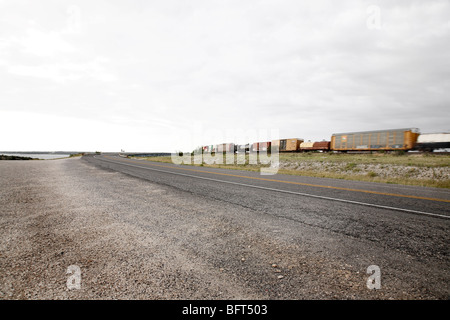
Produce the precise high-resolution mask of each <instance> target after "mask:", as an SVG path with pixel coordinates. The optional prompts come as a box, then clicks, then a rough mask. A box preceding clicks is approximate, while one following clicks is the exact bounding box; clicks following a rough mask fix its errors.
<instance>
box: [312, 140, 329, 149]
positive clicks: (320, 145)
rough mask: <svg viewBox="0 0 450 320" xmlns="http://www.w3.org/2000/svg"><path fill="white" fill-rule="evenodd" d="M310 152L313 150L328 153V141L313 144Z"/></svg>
mask: <svg viewBox="0 0 450 320" xmlns="http://www.w3.org/2000/svg"><path fill="white" fill-rule="evenodd" d="M312 150H315V151H329V150H330V141H318V142H314V144H313V147H312Z"/></svg>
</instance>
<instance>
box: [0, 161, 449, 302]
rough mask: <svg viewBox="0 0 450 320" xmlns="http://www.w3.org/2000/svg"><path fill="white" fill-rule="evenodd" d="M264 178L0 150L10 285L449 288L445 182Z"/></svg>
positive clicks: (219, 293) (427, 293)
mask: <svg viewBox="0 0 450 320" xmlns="http://www.w3.org/2000/svg"><path fill="white" fill-rule="evenodd" d="M162 166H164V167H162ZM185 169H195V170H196V171H192V170H191V171H188V170H185ZM260 178H261V176H259V174H258V173H255V172H244V171H242V172H241V171H236V170H225V169H213V168H201V167H195V168H194V167H186V166H175V165H171V164H162V163H152V162H148V161H137V160H129V159H122V158H120V157H115V156H85V157H82V158H73V159H63V160H52V161H2V162H0V205H1V208H2V210H1V212H0V233H1V243H0V298H1V299H112V298H119V299H130V298H131V299H448V297H449V280H450V279H449V275H448V273H447V272H446V270H448V269H449V266H450V264H449V259H448V254H449V252H448V243H449V238H450V237H449V227H450V219H448V216H450V206H449V204H450V203H449V200H450V192H449V191H448V190H447V189H435V188H421V187H412V186H397V185H384V184H379V183H377V184H375V183H369V182H354V181H345V180H334V179H320V178H312V177H300V176H279V175H278V176H266V177H264V179H265V180H263V179H260ZM358 190H359V191H358ZM71 265H76V266H78V267H79V268H80V270H81V287H80V289H72V290H69V289H68V288H67V285H66V282H67V279H68V277H69V276H70V274H67V273H66V272H67V268H68V267H69V266H71ZM370 265H377V266H379V268H380V270H381V289H379V290H369V289H368V288H367V286H366V282H367V279H368V277H369V275H368V274H367V273H366V270H367V268H368V267H369V266H370Z"/></svg>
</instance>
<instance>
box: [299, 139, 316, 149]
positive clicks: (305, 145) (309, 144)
mask: <svg viewBox="0 0 450 320" xmlns="http://www.w3.org/2000/svg"><path fill="white" fill-rule="evenodd" d="M313 146H314V142H311V141H308V142H302V143H300V151H311V150H312V149H313Z"/></svg>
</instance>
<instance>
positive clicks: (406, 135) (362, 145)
mask: <svg viewBox="0 0 450 320" xmlns="http://www.w3.org/2000/svg"><path fill="white" fill-rule="evenodd" d="M202 149H203V152H205V153H206V152H207V153H211V152H222V153H227V152H234V153H242V152H244V153H247V152H271V151H275V150H277V151H279V152H309V151H319V152H327V151H333V152H352V151H353V152H355V151H356V152H364V151H398V150H402V151H412V150H416V151H422V152H432V151H434V150H437V149H450V133H427V134H420V132H419V129H417V128H403V129H392V130H376V131H363V132H347V133H334V134H332V136H331V139H330V141H325V140H324V141H318V142H311V141H307V142H305V141H304V140H303V139H299V138H291V139H279V140H272V141H263V142H254V143H252V144H246V145H237V144H234V143H223V144H218V145H209V146H204V147H202Z"/></svg>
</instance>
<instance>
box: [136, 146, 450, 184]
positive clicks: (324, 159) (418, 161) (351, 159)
mask: <svg viewBox="0 0 450 320" xmlns="http://www.w3.org/2000/svg"><path fill="white" fill-rule="evenodd" d="M136 158H137V157H136ZM137 159H144V160H148V161H155V162H163V163H173V162H172V158H171V157H170V156H167V157H145V158H137ZM191 160H192V161H191V164H187V165H192V166H202V167H211V168H224V169H233V170H246V171H259V170H260V169H261V168H262V167H268V165H264V164H256V165H255V164H249V156H248V155H246V161H245V164H237V161H236V160H237V157H236V156H235V157H234V163H226V161H225V157H224V158H223V163H222V164H206V163H202V164H193V157H191ZM279 161H280V164H283V165H285V166H281V168H280V169H279V170H278V173H280V174H289V175H299V176H308V177H318V178H332V179H344V180H355V181H369V182H378V183H389V184H402V185H413V186H423V187H435V188H450V179H437V178H436V179H424V178H422V179H419V178H416V173H417V170H420V168H450V155H442V154H437V155H434V154H383V153H374V154H344V153H341V154H333V153H289V154H286V153H281V154H280V155H279ZM298 163H306V164H308V163H310V164H319V168H320V169H318V168H317V167H318V166H317V165H316V166H314V167H311V169H305V168H299V167H298V166H297V165H296V164H298ZM321 163H323V166H320V164H321ZM330 163H331V164H341V165H342V166H343V167H344V171H339V172H337V171H336V170H333V167H332V166H331V167H329V166H328V165H329V164H330ZM370 164H375V165H380V167H381V168H386V170H388V169H389V167H390V166H401V167H411V169H409V170H408V174H405V175H401V176H395V175H392V176H388V177H383V176H380V175H379V174H378V173H376V172H373V171H369V172H367V173H364V172H360V169H358V168H357V166H358V165H370ZM290 165H292V167H289V166H290Z"/></svg>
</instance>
